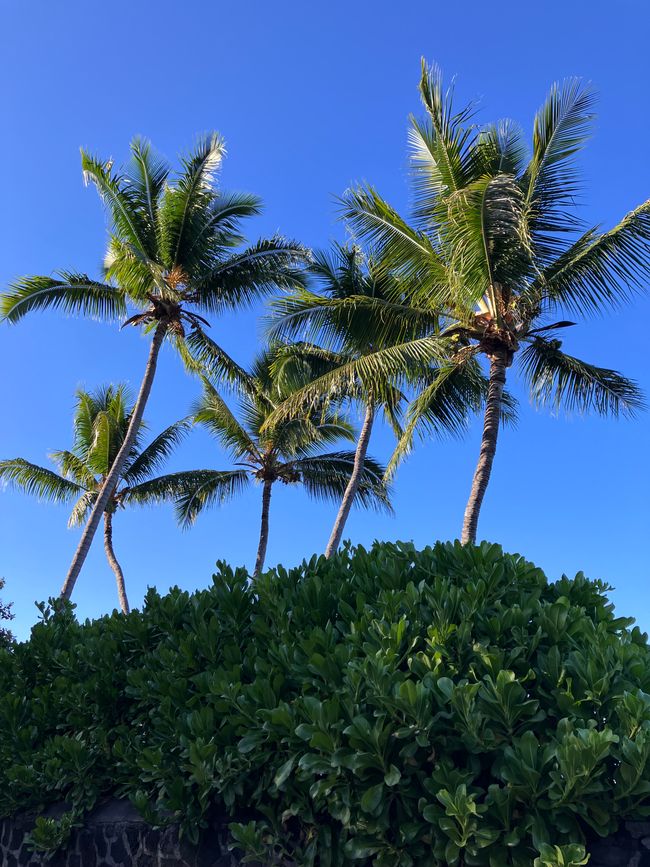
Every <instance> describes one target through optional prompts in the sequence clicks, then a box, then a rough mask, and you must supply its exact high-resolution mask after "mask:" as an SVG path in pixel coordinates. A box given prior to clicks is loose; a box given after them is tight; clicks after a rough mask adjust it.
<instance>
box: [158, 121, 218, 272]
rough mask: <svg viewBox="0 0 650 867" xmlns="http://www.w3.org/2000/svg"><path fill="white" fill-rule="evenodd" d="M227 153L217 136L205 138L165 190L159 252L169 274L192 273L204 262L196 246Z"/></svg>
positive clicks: (184, 159) (214, 134)
mask: <svg viewBox="0 0 650 867" xmlns="http://www.w3.org/2000/svg"><path fill="white" fill-rule="evenodd" d="M224 154H225V145H224V141H223V139H222V138H221V136H220V135H218V133H210V134H208V135H205V136H202V137H201V138H200V139H199V140H198V142H197V144H196V146H195V148H194V149H193V150H192V151H191V152H190V153H189V154H188V155H187V156H185V157H183V159H182V170H181V172H180V173H179V175H178V176H177V177H176V178H175V180H174V182H172V183H169V184H168V185H167V187H166V188H165V191H164V193H163V195H162V199H161V203H160V211H159V220H160V232H161V236H160V251H161V259H162V264H163V265H164V267H166V268H167V269H169V270H170V271H171V270H173V269H174V268H177V267H180V268H182V269H183V270H184V271H185V272H188V273H189V272H191V270H192V265H193V264H195V263H196V262H197V261H198V262H200V261H201V258H202V257H201V255H200V254H198V255H197V250H196V248H195V243H196V239H197V235H198V234H199V233H200V232H201V231H203V230H204V227H205V218H206V210H207V209H208V208H209V207H210V205H211V203H212V201H213V199H214V193H213V190H212V184H213V180H214V174H215V172H216V170H217V169H218V167H219V165H220V164H221V161H222V159H223V156H224ZM193 247H194V249H193Z"/></svg>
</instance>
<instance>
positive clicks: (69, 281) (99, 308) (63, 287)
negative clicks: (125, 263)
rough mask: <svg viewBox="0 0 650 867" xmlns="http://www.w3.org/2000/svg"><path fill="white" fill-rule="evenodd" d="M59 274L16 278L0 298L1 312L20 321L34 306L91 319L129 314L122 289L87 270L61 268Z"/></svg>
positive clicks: (118, 317) (119, 317) (15, 320)
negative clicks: (65, 269)
mask: <svg viewBox="0 0 650 867" xmlns="http://www.w3.org/2000/svg"><path fill="white" fill-rule="evenodd" d="M59 276H60V277H61V279H60V280H55V279H54V278H52V277H44V276H34V277H22V278H21V279H19V280H16V281H15V282H14V283H12V284H11V285H10V287H9V290H8V292H6V293H5V294H4V295H3V296H2V298H1V299H0V313H1V314H2V315H3V316H4V318H5V319H7V320H8V321H9V322H18V320H20V319H22V318H23V316H25V314H27V313H30V312H31V311H32V310H42V309H44V308H46V307H52V308H54V309H60V310H63V312H64V313H71V314H83V315H84V316H89V317H90V318H92V319H122V318H123V317H124V316H125V315H126V309H127V308H126V302H125V299H124V295H123V293H121V292H120V290H118V289H116V288H114V287H113V286H109V285H107V284H105V283H98V282H97V281H95V280H91V279H90V277H87V276H86V275H85V274H75V273H72V272H67V271H60V272H59Z"/></svg>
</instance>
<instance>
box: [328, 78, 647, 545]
mask: <svg viewBox="0 0 650 867" xmlns="http://www.w3.org/2000/svg"><path fill="white" fill-rule="evenodd" d="M420 93H421V96H422V101H423V103H424V106H425V109H426V111H427V115H428V116H427V119H426V121H424V122H420V121H417V120H413V121H412V128H411V147H412V163H413V186H414V199H415V210H414V216H413V224H409V223H408V222H406V221H405V220H403V219H402V218H401V217H400V216H399V214H398V213H397V212H396V211H395V210H394V209H393V208H391V207H390V206H389V205H388V204H387V203H386V202H385V201H384V200H383V199H382V198H381V197H380V196H379V194H378V193H377V192H376V191H375V190H374V189H373V188H372V187H368V186H363V187H359V188H357V189H356V190H352V191H349V192H348V193H347V194H346V195H345V196H344V198H343V216H344V217H345V218H347V219H348V221H349V223H350V226H351V228H352V230H353V231H355V232H356V233H357V234H358V235H359V236H360V237H362V238H364V239H365V240H366V241H368V242H369V243H372V244H374V245H375V246H376V247H377V248H378V249H379V250H380V252H381V256H382V259H383V261H384V262H385V267H391V268H392V269H396V270H398V272H399V273H401V274H402V275H405V276H408V278H409V280H410V285H411V286H412V287H413V295H412V300H413V304H414V305H415V306H420V307H422V308H423V309H425V310H426V309H435V310H438V311H441V312H442V314H443V316H442V318H441V331H440V335H441V338H443V339H444V340H447V341H448V342H449V346H450V351H451V355H452V358H453V359H454V361H455V363H456V364H457V365H459V366H461V365H464V364H467V363H470V362H471V361H473V360H476V359H477V358H485V359H486V360H487V362H488V365H489V389H488V396H487V401H486V404H485V416H484V425H483V435H482V440H481V449H480V456H479V460H478V464H477V467H476V471H475V473H474V479H473V482H472V488H471V492H470V497H469V501H468V503H467V508H466V510H465V517H464V522H463V532H462V537H461V539H462V541H463V542H474V541H475V539H476V531H477V524H478V518H479V512H480V508H481V504H482V502H483V497H484V495H485V491H486V488H487V485H488V481H489V478H490V472H491V469H492V465H493V461H494V456H495V452H496V445H497V436H498V432H499V426H500V418H501V410H502V402H503V393H504V387H505V382H506V373H507V370H508V368H509V367H510V366H511V365H512V363H513V361H514V359H515V358H518V359H519V361H520V370H521V372H522V374H523V376H524V378H525V379H526V381H527V382H528V384H529V387H530V390H531V394H532V398H533V401H534V402H535V403H536V404H544V405H551V406H554V407H556V408H558V407H560V406H564V407H566V408H568V409H569V410H571V409H579V410H581V411H587V410H595V411H596V412H599V413H601V414H612V415H619V414H633V413H634V412H635V411H636V410H637V409H638V408H639V407H640V406H641V405H642V397H641V394H640V392H639V390H638V388H637V387H636V385H635V384H634V383H633V382H631V381H630V380H629V379H626V378H625V377H623V376H621V374H619V373H617V372H616V371H614V370H610V369H608V368H602V367H597V366H596V365H593V364H589V363H587V362H585V361H582V360H581V359H578V358H575V357H573V356H571V355H568V354H566V353H565V352H564V351H563V350H562V348H561V347H562V343H561V341H560V339H558V338H557V337H555V336H554V335H556V334H557V333H558V332H561V331H562V330H563V329H565V328H567V327H569V326H571V325H573V324H574V323H573V322H569V321H567V320H559V321H554V319H553V317H554V314H556V313H557V312H558V311H566V312H567V313H579V314H589V313H600V312H604V311H606V310H607V309H609V308H611V307H613V306H615V305H617V304H620V303H621V302H623V301H625V300H626V299H627V298H628V297H629V296H630V294H631V293H632V292H633V291H635V290H638V289H640V288H641V286H642V281H643V278H645V277H646V276H647V275H648V273H649V271H650V200H648V201H646V202H644V203H643V204H642V205H640V206H639V207H638V208H636V209H635V210H633V211H631V212H630V213H629V214H627V216H625V217H624V218H623V219H622V220H621V222H620V223H619V224H618V225H616V226H615V227H614V228H613V229H610V230H609V231H605V232H602V231H600V230H599V229H598V228H587V229H586V230H585V228H584V226H583V225H582V223H581V222H580V221H579V220H578V219H577V217H576V215H575V214H574V212H573V207H574V197H575V194H576V190H577V188H578V181H577V174H576V165H575V157H576V154H577V153H578V152H579V151H580V149H581V148H582V146H583V145H584V143H585V140H586V138H587V135H588V132H589V129H590V126H591V121H592V118H593V113H592V106H593V96H592V94H591V92H590V91H589V90H588V89H587V88H585V87H583V86H582V85H581V83H580V82H579V81H578V80H575V79H572V80H569V81H567V82H565V83H564V84H562V85H554V86H553V88H552V89H551V92H550V94H549V96H548V97H547V99H546V101H545V103H544V105H543V106H542V107H541V108H540V110H539V111H538V113H537V115H536V117H535V122H534V126H533V143H532V156H530V157H529V156H528V149H527V146H526V143H525V141H524V137H523V134H522V133H521V131H520V130H519V128H518V127H517V126H516V125H514V124H513V123H511V122H509V121H503V122H501V123H498V124H496V125H492V126H488V127H485V128H483V129H481V128H479V127H478V126H477V125H476V124H475V123H474V122H473V120H472V113H473V110H472V108H471V107H468V108H463V109H461V110H459V111H457V110H456V109H455V108H454V107H453V94H452V93H451V91H447V92H446V93H445V91H444V90H443V84H442V77H441V74H440V72H439V70H438V69H437V68H436V67H431V68H429V67H427V65H426V64H425V63H424V61H423V64H422V78H421V82H420ZM401 352H402V355H403V356H405V357H406V356H408V355H409V354H410V355H417V356H418V357H419V356H420V355H421V352H422V350H421V346H420V345H419V344H418V343H417V341H416V342H414V343H413V345H411V346H410V347H409V346H407V347H402V349H401Z"/></svg>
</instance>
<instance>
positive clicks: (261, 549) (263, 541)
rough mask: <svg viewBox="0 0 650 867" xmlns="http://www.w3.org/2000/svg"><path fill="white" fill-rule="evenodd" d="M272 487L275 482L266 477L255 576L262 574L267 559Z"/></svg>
mask: <svg viewBox="0 0 650 867" xmlns="http://www.w3.org/2000/svg"><path fill="white" fill-rule="evenodd" d="M272 487H273V482H272V481H271V479H264V487H263V488H262V526H261V528H260V544H259V546H258V548H257V559H256V560H255V571H254V572H253V578H257V576H258V575H259V574H260V572H261V571H262V569H263V568H264V560H265V559H266V546H267V544H268V541H269V507H270V505H271V488H272Z"/></svg>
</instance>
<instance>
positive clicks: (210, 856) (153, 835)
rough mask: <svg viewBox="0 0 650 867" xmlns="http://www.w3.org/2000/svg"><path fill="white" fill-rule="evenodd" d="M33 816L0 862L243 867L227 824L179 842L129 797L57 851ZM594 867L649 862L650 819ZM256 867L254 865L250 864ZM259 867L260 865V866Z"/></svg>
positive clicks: (15, 830) (3, 831)
mask: <svg viewBox="0 0 650 867" xmlns="http://www.w3.org/2000/svg"><path fill="white" fill-rule="evenodd" d="M32 827H33V825H32V819H31V818H30V817H28V816H24V817H16V818H14V819H4V820H0V865H1V867H36V865H44V867H239V865H241V861H240V860H239V859H238V858H237V857H236V856H235V855H233V854H232V853H230V852H229V851H228V845H227V843H228V834H227V830H226V828H225V825H224V826H220V827H216V828H213V829H211V830H210V831H209V832H207V833H206V834H204V836H203V839H202V841H201V845H200V846H198V847H195V846H191V845H189V844H187V843H186V842H185V841H179V839H178V829H177V828H176V827H175V826H170V827H168V828H164V829H161V830H155V829H153V828H151V827H150V826H149V825H147V824H146V823H144V822H143V821H142V819H140V818H139V816H138V814H137V813H136V812H135V810H134V809H133V808H132V807H131V805H130V804H129V803H128V802H121V801H116V802H113V803H112V804H108V805H106V806H104V807H101V808H99V809H97V810H95V811H94V812H93V813H91V814H90V815H89V816H88V817H87V822H86V825H85V826H84V827H83V828H80V829H78V830H76V831H73V833H72V836H71V839H70V843H69V845H68V847H67V848H66V849H65V850H63V851H60V852H56V853H54V854H53V855H49V856H46V855H43V854H40V853H34V852H32V851H31V850H30V849H29V847H28V846H27V844H26V842H25V837H26V835H27V834H28V833H29V831H30V830H31V828H32ZM589 851H590V854H591V858H590V860H589V867H650V822H627V823H626V824H625V826H624V827H622V828H621V829H620V830H619V832H618V833H617V834H615V835H614V836H613V837H609V838H607V839H606V840H597V841H594V842H593V843H592V844H591V845H590V846H589ZM251 867H252V865H251ZM258 867H259V865H258Z"/></svg>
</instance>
